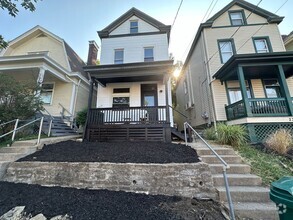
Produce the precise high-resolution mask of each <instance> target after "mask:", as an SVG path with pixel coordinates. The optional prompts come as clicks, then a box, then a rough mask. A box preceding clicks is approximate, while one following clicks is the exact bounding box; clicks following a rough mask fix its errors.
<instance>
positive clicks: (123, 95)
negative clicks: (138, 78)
mask: <svg viewBox="0 0 293 220" xmlns="http://www.w3.org/2000/svg"><path fill="white" fill-rule="evenodd" d="M115 89H129V92H119V93H115V92H114V90H115ZM114 98H128V100H129V101H128V107H130V87H119V88H118V87H117V88H113V91H112V108H119V107H117V106H116V107H114V103H113V101H114V100H113V99H114ZM118 105H119V104H118Z"/></svg>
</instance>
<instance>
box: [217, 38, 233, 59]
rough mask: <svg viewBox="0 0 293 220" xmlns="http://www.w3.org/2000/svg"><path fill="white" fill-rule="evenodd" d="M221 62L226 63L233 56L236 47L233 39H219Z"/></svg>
mask: <svg viewBox="0 0 293 220" xmlns="http://www.w3.org/2000/svg"><path fill="white" fill-rule="evenodd" d="M218 46H219V51H220V56H221V62H222V63H226V62H227V61H228V60H229V59H230V57H232V56H233V54H234V51H235V48H234V45H233V42H232V40H219V41H218Z"/></svg>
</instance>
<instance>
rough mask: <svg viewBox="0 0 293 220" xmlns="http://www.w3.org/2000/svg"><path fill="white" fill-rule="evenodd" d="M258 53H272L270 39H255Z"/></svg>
mask: <svg viewBox="0 0 293 220" xmlns="http://www.w3.org/2000/svg"><path fill="white" fill-rule="evenodd" d="M253 43H254V47H255V52H256V53H269V52H271V51H272V49H271V46H270V41H269V38H268V37H257V38H253Z"/></svg>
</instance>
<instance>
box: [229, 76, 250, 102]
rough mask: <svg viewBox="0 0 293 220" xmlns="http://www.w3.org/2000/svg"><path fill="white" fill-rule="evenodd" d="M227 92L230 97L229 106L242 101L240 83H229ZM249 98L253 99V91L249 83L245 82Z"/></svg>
mask: <svg viewBox="0 0 293 220" xmlns="http://www.w3.org/2000/svg"><path fill="white" fill-rule="evenodd" d="M226 85H227V91H228V95H229V104H233V103H235V102H238V101H240V100H242V94H241V89H240V84H239V82H238V81H227V84H226ZM245 85H246V92H247V97H248V98H251V89H250V86H249V83H248V82H247V81H245Z"/></svg>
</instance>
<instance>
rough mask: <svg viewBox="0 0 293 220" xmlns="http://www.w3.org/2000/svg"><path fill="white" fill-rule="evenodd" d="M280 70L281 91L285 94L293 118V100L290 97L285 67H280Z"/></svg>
mask: <svg viewBox="0 0 293 220" xmlns="http://www.w3.org/2000/svg"><path fill="white" fill-rule="evenodd" d="M278 69H279V74H278V79H279V83H280V89H281V92H282V94H284V97H285V101H286V103H287V107H288V112H289V114H290V115H291V116H293V104H292V99H291V96H290V92H289V88H288V84H287V81H286V77H285V73H284V69H283V66H282V65H278Z"/></svg>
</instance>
